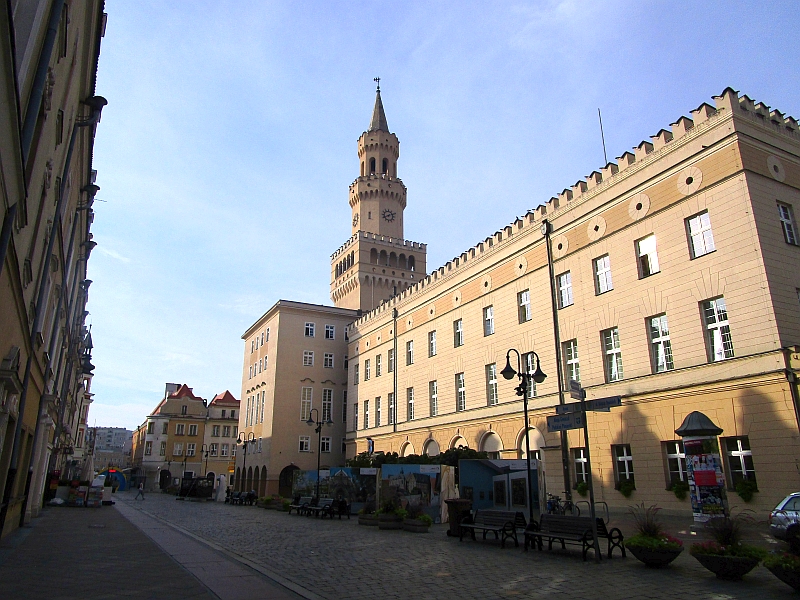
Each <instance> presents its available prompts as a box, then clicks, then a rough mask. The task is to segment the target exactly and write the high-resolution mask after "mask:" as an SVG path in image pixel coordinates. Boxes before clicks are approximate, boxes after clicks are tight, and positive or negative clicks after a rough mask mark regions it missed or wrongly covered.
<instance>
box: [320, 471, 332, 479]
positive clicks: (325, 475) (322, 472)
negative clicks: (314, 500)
mask: <svg viewBox="0 0 800 600" xmlns="http://www.w3.org/2000/svg"><path fill="white" fill-rule="evenodd" d="M330 476H331V470H330V469H320V470H319V478H320V479H322V478H323V477H330Z"/></svg>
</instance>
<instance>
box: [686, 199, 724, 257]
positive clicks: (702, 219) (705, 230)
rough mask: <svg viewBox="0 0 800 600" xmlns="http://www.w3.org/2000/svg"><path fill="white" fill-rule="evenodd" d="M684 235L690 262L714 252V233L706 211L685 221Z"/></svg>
mask: <svg viewBox="0 0 800 600" xmlns="http://www.w3.org/2000/svg"><path fill="white" fill-rule="evenodd" d="M686 235H687V237H688V240H689V256H690V258H691V259H692V260H694V259H695V258H700V257H701V256H705V255H706V254H710V253H712V252H714V251H715V250H716V249H717V247H716V245H715V244H714V232H713V229H712V228H711V217H710V216H709V214H708V211H707V210H704V211H703V212H699V213H697V214H696V215H692V216H691V217H689V218H688V219H686Z"/></svg>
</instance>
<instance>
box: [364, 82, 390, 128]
mask: <svg viewBox="0 0 800 600" xmlns="http://www.w3.org/2000/svg"><path fill="white" fill-rule="evenodd" d="M373 81H375V83H377V84H378V89H377V90H375V108H374V109H373V110H372V121H370V124H369V129H367V131H385V132H387V133H389V124H388V123H387V122H386V113H385V112H383V102H381V78H380V77H376V78H375V79H374V80H373Z"/></svg>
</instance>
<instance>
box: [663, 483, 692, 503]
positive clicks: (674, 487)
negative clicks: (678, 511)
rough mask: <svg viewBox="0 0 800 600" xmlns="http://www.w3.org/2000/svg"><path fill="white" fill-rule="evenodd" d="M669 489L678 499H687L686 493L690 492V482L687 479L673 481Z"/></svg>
mask: <svg viewBox="0 0 800 600" xmlns="http://www.w3.org/2000/svg"><path fill="white" fill-rule="evenodd" d="M667 489H668V490H669V491H670V492H672V493H673V494H675V497H676V498H677V499H678V500H686V495H687V494H688V493H689V484H688V483H686V482H685V481H673V482H672V483H670V484H669V487H668V488H667Z"/></svg>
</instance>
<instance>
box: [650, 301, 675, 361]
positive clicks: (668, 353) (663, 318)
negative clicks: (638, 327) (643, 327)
mask: <svg viewBox="0 0 800 600" xmlns="http://www.w3.org/2000/svg"><path fill="white" fill-rule="evenodd" d="M647 324H648V329H649V330H650V358H651V360H652V361H653V373H663V372H664V371H671V370H672V369H674V368H675V367H674V365H673V364H672V344H671V343H670V341H669V325H668V324H667V315H658V316H656V317H650V318H649V319H647Z"/></svg>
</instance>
